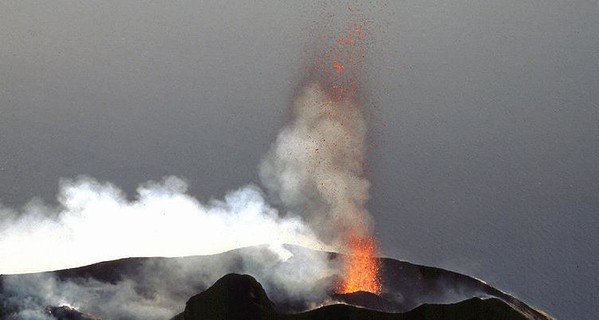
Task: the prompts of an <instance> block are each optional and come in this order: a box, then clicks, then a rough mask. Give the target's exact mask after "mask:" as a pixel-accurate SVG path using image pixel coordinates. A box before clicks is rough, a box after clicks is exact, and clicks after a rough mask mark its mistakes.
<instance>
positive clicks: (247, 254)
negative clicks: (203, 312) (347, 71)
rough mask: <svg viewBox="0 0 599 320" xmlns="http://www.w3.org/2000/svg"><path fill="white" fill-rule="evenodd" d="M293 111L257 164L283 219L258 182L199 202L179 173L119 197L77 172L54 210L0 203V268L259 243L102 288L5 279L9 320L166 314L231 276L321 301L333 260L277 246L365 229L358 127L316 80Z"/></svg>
mask: <svg viewBox="0 0 599 320" xmlns="http://www.w3.org/2000/svg"><path fill="white" fill-rule="evenodd" d="M293 115H294V118H293V120H292V122H291V123H290V124H289V125H287V126H286V127H285V128H283V130H282V131H281V132H280V134H279V136H278V137H277V140H276V142H275V143H274V144H273V146H272V147H271V150H270V151H269V153H268V154H267V155H266V156H265V159H264V161H263V163H262V165H261V166H260V177H261V180H262V182H263V184H264V185H265V186H266V187H267V188H268V190H269V191H270V192H271V194H272V195H274V196H275V198H276V199H278V201H279V202H280V204H282V205H284V207H285V208H286V209H287V210H288V212H285V214H283V215H281V214H279V212H278V211H277V210H276V209H274V208H273V207H271V206H270V205H269V204H268V203H267V202H266V201H265V198H264V196H263V193H262V191H261V190H260V189H259V188H258V187H257V186H254V185H248V186H245V187H242V188H240V189H238V190H236V191H232V192H230V193H229V194H227V195H226V196H225V198H224V200H212V201H209V202H208V203H200V202H199V201H198V200H197V199H196V198H195V197H193V196H192V195H190V194H188V193H187V185H186V183H185V182H184V181H183V180H181V179H180V178H177V177H167V178H165V179H164V180H163V181H160V182H147V183H145V184H143V185H140V186H139V187H138V189H137V193H136V195H135V197H134V199H133V200H129V199H128V198H127V196H126V195H125V194H124V193H123V192H122V191H121V190H120V189H119V188H118V187H116V186H114V185H112V184H110V183H106V182H100V181H97V180H95V179H93V178H90V177H85V176H81V177H77V178H76V179H64V180H61V181H60V187H59V193H58V195H57V202H58V205H56V206H49V205H47V204H44V203H43V202H41V201H31V202H30V203H28V204H27V205H25V206H24V207H22V208H20V209H11V208H6V207H2V206H0V274H13V273H26V272H38V271H46V270H57V269H65V268H71V267H77V266H83V265H87V264H92V263H96V262H100V261H107V260H114V259H119V258H127V257H140V256H141V257H143V256H146V257H152V256H163V257H176V256H190V255H207V254H215V253H220V252H224V251H227V250H231V249H235V248H240V247H249V246H255V245H263V244H265V245H266V246H262V247H259V248H258V249H251V248H248V249H244V250H242V251H241V252H240V253H238V256H236V257H229V258H225V259H220V260H218V261H216V260H211V259H204V260H201V261H200V260H185V261H179V260H177V259H170V260H169V259H167V260H152V261H151V262H148V263H145V264H144V265H143V266H142V267H141V268H140V269H139V270H137V273H136V274H133V275H131V274H129V275H127V276H126V277H124V278H122V279H120V280H119V281H117V282H109V283H107V282H102V281H99V280H98V279H93V278H89V279H87V278H86V279H81V278H75V279H58V278H57V277H55V276H54V275H52V274H51V273H45V274H41V275H21V276H4V277H3V278H2V279H0V280H2V281H3V283H1V282H0V289H2V292H0V302H2V301H3V300H4V302H3V303H4V304H5V305H6V306H10V307H11V308H14V312H13V313H12V314H13V315H15V317H16V318H15V319H20V318H23V319H25V318H31V317H32V316H33V315H34V314H35V315H38V316H39V318H40V319H42V318H44V317H45V316H44V313H43V308H44V307H45V306H47V305H59V304H63V303H64V304H69V305H74V306H79V307H81V310H82V311H83V312H89V313H92V314H96V315H100V316H102V317H106V318H118V319H135V318H137V319H139V318H145V319H160V318H162V319H164V318H165V317H170V316H173V315H175V314H177V313H179V312H181V311H182V310H183V308H184V303H185V301H186V300H187V299H188V298H189V297H190V296H191V295H193V294H195V293H198V292H200V290H203V289H205V288H206V287H207V286H209V285H211V284H212V283H214V282H215V281H216V280H217V279H218V278H220V277H221V276H223V275H224V274H226V273H230V272H239V273H248V274H251V275H253V276H255V277H256V278H257V279H258V281H260V282H261V283H262V284H263V285H264V286H265V289H266V290H267V292H268V293H269V295H270V296H271V297H272V298H274V299H275V300H276V299H277V298H279V299H281V301H293V300H295V301H304V302H306V303H312V302H314V303H316V302H318V301H322V300H319V299H321V298H322V297H323V296H324V295H325V294H326V291H327V290H329V289H330V286H331V284H332V282H333V281H334V280H333V278H335V274H337V273H338V270H339V266H338V265H336V262H331V261H329V259H328V256H327V254H325V253H323V252H317V251H311V250H302V249H301V248H298V247H292V249H290V247H289V246H282V245H281V244H295V245H299V246H302V247H308V248H312V249H320V250H323V249H324V250H334V249H343V247H342V245H341V244H342V243H343V241H342V240H343V236H344V235H347V232H348V231H351V232H356V231H357V232H362V233H364V234H366V233H368V232H370V220H369V216H368V213H367V211H366V209H365V203H366V201H367V197H368V189H369V183H368V181H367V180H366V179H365V178H364V177H363V165H364V162H363V161H364V152H365V150H364V149H365V146H364V141H365V135H366V123H365V121H364V118H363V115H362V113H361V110H360V108H359V107H358V106H357V105H356V104H355V103H354V102H353V101H350V100H349V99H343V100H335V99H332V98H331V97H330V96H329V95H327V94H326V92H325V91H324V90H323V89H322V88H321V87H320V86H319V85H317V84H312V85H310V86H308V87H306V88H305V90H304V91H303V93H302V94H301V95H300V96H299V97H298V98H297V100H296V102H295V104H294V108H293ZM2 287H3V288H2ZM11 312H12V311H11Z"/></svg>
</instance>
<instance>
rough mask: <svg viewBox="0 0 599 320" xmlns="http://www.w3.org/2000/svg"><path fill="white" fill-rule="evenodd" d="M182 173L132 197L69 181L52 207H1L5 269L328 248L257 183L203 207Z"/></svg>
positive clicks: (0, 269) (0, 252)
mask: <svg viewBox="0 0 599 320" xmlns="http://www.w3.org/2000/svg"><path fill="white" fill-rule="evenodd" d="M186 188H187V185H186V184H185V182H184V181H182V180H181V179H179V178H176V177H168V178H166V179H164V181H162V182H160V183H155V182H149V183H146V184H144V185H142V186H140V187H139V188H138V189H137V198H136V199H135V200H133V201H128V200H127V199H126V197H125V195H124V194H123V192H122V191H121V190H119V189H118V188H117V187H115V186H113V185H111V184H110V183H101V182H98V181H96V180H94V179H92V178H88V177H79V178H77V179H75V180H63V181H61V183H60V193H59V195H58V197H57V200H58V202H59V206H58V207H56V208H50V207H48V206H46V205H44V204H43V203H40V202H39V201H38V202H35V201H33V202H30V203H29V204H27V205H26V206H24V208H23V209H22V210H21V211H20V212H18V211H17V210H10V209H0V217H1V221H2V223H1V224H0V261H2V263H0V273H3V274H10V273H23V272H36V271H45V270H55V269H62V268H69V267H75V266H81V265H85V264H90V263H95V262H99V261H105V260H111V259H117V258H125V257H135V256H169V257H172V256H186V255H197V254H213V253H218V252H223V251H226V250H230V249H233V248H239V247H244V246H251V245H258V244H281V243H292V244H298V245H302V246H307V247H311V248H322V246H321V244H320V242H319V240H318V239H317V237H316V236H315V235H314V234H313V233H312V231H311V230H310V229H309V228H308V227H307V226H306V225H305V224H304V223H303V222H302V220H301V219H300V218H298V217H294V216H287V217H285V218H280V217H279V215H278V213H277V211H276V210H275V209H273V208H271V207H270V206H269V205H268V204H267V203H266V202H265V201H264V198H263V196H262V193H261V192H260V190H259V189H258V188H257V187H255V186H246V187H243V188H241V189H239V190H236V191H233V192H231V193H229V194H228V195H227V196H226V197H225V199H224V200H223V201H216V200H214V201H211V202H210V203H208V204H202V203H200V202H199V201H198V200H196V199H195V198H194V197H192V196H191V195H189V194H187V193H186Z"/></svg>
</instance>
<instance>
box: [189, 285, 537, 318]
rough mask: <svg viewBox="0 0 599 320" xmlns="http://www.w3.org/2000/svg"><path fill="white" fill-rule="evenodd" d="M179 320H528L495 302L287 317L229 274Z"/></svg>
mask: <svg viewBox="0 0 599 320" xmlns="http://www.w3.org/2000/svg"><path fill="white" fill-rule="evenodd" d="M362 296H364V295H362ZM375 296H376V295H375ZM370 298H372V297H370ZM179 319H183V320H200V319H223V320H225V319H226V320H258V319H277V320H304V319H306V320H320V319H322V320H325V319H326V320H337V319H339V320H342V319H376V320H379V319H380V320H386V319H389V320H391V319H393V320H416V319H429V320H450V319H462V320H526V319H527V318H526V317H525V316H524V315H523V314H521V313H519V312H518V311H516V310H514V309H512V308H511V307H510V306H508V305H507V304H506V303H505V302H503V301H501V300H499V299H496V298H491V299H480V298H471V299H468V300H465V301H462V302H459V303H455V304H447V305H438V304H425V305H421V306H420V307H418V308H416V309H414V310H412V311H409V312H406V313H388V312H382V311H376V310H370V309H366V308H359V307H355V306H352V305H347V304H334V305H329V306H324V307H320V308H317V309H314V310H311V311H307V312H303V313H297V314H284V313H280V312H277V311H276V309H275V307H274V303H273V302H272V301H270V300H269V299H268V296H267V294H266V292H265V291H264V289H263V288H262V286H261V285H260V283H258V281H256V279H254V278H253V277H251V276H249V275H239V274H228V275H225V276H224V277H223V278H221V279H219V280H218V281H217V282H216V283H215V284H214V285H213V286H211V287H210V288H208V289H207V290H206V291H204V292H202V293H200V294H198V295H195V296H194V297H192V298H191V299H189V301H188V302H187V304H186V307H185V311H184V313H183V314H182V316H179Z"/></svg>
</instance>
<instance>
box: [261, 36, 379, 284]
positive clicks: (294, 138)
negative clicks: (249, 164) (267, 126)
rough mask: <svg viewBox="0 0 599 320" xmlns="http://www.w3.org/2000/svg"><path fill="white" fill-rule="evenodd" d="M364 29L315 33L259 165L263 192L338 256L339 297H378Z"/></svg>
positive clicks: (377, 266)
mask: <svg viewBox="0 0 599 320" xmlns="http://www.w3.org/2000/svg"><path fill="white" fill-rule="evenodd" d="M365 33H366V32H365V28H364V27H363V25H362V24H350V25H348V26H347V27H346V28H345V31H344V32H343V33H342V35H341V36H340V37H336V38H330V37H328V36H326V35H325V36H323V37H322V38H321V40H323V42H324V43H323V42H321V43H319V44H318V45H317V46H315V48H319V50H321V51H318V52H316V54H315V60H314V63H313V65H312V69H311V70H309V72H308V77H307V79H306V80H307V81H306V83H305V86H304V88H303V89H302V90H301V91H300V92H299V94H298V96H297V97H296V99H295V101H294V104H293V108H292V114H291V121H290V122H289V123H288V124H287V125H286V126H285V127H284V128H283V129H282V130H281V131H280V132H279V134H278V136H277V139H276V141H275V142H274V143H273V145H272V146H271V148H270V150H269V152H268V154H267V155H266V157H265V158H264V159H263V161H262V164H261V166H260V178H261V180H262V183H263V184H264V186H265V187H266V188H267V189H268V190H269V192H270V193H271V194H272V195H274V196H275V198H277V199H278V200H279V201H280V202H281V204H282V205H283V206H284V207H285V208H287V209H289V210H290V211H291V212H293V213H300V214H301V215H302V217H303V218H304V219H305V220H306V221H307V222H308V223H309V224H310V227H311V228H312V229H313V231H315V232H316V233H317V235H318V237H319V238H320V240H321V241H322V242H323V243H326V244H329V245H330V248H335V249H337V250H339V251H340V252H342V253H343V255H342V257H343V266H342V267H341V272H342V275H341V277H340V278H341V281H340V282H339V284H338V286H337V288H336V290H337V291H338V292H339V293H350V292H355V291H369V292H372V293H376V294H378V293H380V291H381V285H380V281H379V278H378V272H379V264H378V260H377V259H376V257H377V255H378V249H377V241H376V239H375V238H374V236H373V235H372V218H371V216H370V214H369V213H368V210H367V209H366V202H367V200H368V193H369V188H370V182H369V181H368V179H366V177H365V164H366V160H365V159H366V157H365V154H366V133H367V126H366V120H365V117H364V111H363V109H362V102H361V98H363V96H362V95H360V81H359V79H360V78H361V76H362V73H363V70H362V67H363V65H364V58H365V55H366V45H365V42H364V36H365Z"/></svg>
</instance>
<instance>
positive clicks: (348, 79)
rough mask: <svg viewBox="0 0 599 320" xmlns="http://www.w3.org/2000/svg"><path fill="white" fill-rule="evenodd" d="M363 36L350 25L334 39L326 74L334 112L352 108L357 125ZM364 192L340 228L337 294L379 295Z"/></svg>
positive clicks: (360, 115) (375, 250)
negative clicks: (340, 265) (340, 263)
mask: <svg viewBox="0 0 599 320" xmlns="http://www.w3.org/2000/svg"><path fill="white" fill-rule="evenodd" d="M364 36H365V32H364V27H363V25H361V24H353V25H350V26H349V27H348V29H347V31H346V34H345V35H344V36H342V37H338V38H336V41H335V46H334V49H333V53H334V55H333V59H332V61H331V67H332V69H333V72H329V75H328V78H329V79H331V81H330V84H329V90H330V92H331V97H332V101H331V103H332V104H333V105H334V108H333V109H334V110H335V112H339V113H341V114H345V113H346V112H347V109H348V108H353V109H354V110H352V112H349V114H350V115H351V116H352V117H354V119H353V120H354V121H356V119H355V118H356V117H358V118H359V120H357V121H364V120H363V117H364V116H363V112H362V108H361V105H360V103H359V101H358V96H359V95H358V94H359V89H360V86H359V76H360V73H361V72H362V67H363V62H364V57H365V53H366V52H365V51H366V46H365V45H364V43H363V40H364ZM348 122H349V121H348ZM350 130H351V128H350ZM359 144H360V145H362V147H363V146H364V144H365V140H364V136H362V137H361V141H359ZM354 156H357V158H356V159H355V160H356V161H359V162H360V163H361V164H364V163H365V159H364V152H363V151H362V152H360V153H358V154H354ZM355 174H356V176H358V177H361V178H362V179H364V172H363V167H360V168H359V170H358V171H357V172H355ZM364 191H365V192H364V193H363V194H360V195H359V196H358V197H357V198H353V199H348V200H349V201H351V202H352V203H353V204H354V208H353V210H355V212H353V214H351V215H350V216H352V217H353V219H354V220H353V221H349V222H350V226H349V227H346V228H342V230H343V234H342V235H341V245H342V247H343V249H344V251H345V253H346V256H345V257H344V260H343V275H342V280H341V283H340V284H339V286H338V288H337V291H338V292H339V293H351V292H356V291H368V292H372V293H375V294H379V293H380V291H381V283H380V280H379V268H380V266H379V261H378V259H377V255H378V247H377V241H376V239H375V237H374V236H373V235H372V233H371V231H370V223H369V218H370V215H369V214H368V212H367V210H366V207H365V202H366V200H367V196H368V193H367V191H368V190H364Z"/></svg>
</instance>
